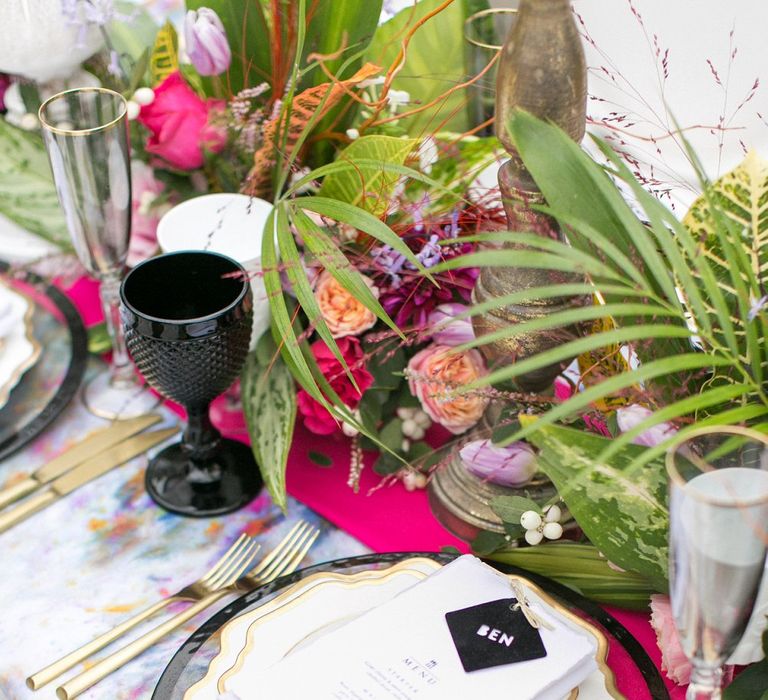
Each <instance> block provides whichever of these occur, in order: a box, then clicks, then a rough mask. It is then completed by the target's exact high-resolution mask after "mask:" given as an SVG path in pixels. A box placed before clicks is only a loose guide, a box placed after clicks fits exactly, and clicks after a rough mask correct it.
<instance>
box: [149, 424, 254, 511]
mask: <svg viewBox="0 0 768 700" xmlns="http://www.w3.org/2000/svg"><path fill="white" fill-rule="evenodd" d="M145 485H146V488H147V493H148V494H149V497H150V498H151V499H152V500H153V501H154V502H155V503H157V505H159V506H160V507H161V508H164V509H165V510H168V511H170V512H171V513H176V514H178V515H184V516H188V517H193V518H209V517H214V516H217V515H224V514H225V513H232V512H233V511H236V510H239V509H240V508H242V507H244V506H246V505H248V504H249V503H250V502H251V501H252V500H253V499H254V498H256V496H257V495H258V494H259V491H260V490H261V487H262V486H263V482H262V480H261V476H260V474H259V468H258V467H257V466H256V461H255V460H254V458H253V453H252V452H251V450H250V448H249V447H248V446H246V445H243V444H242V443H240V442H236V441H235V440H225V439H222V440H221V441H220V442H219V445H218V446H217V448H216V449H215V450H214V451H213V452H212V454H211V455H210V456H209V457H207V458H206V459H205V460H195V459H192V458H191V456H190V454H189V451H188V450H187V449H185V448H184V447H183V445H182V444H181V443H178V444H176V445H171V446H170V447H166V448H165V449H164V450H163V451H162V452H160V453H159V454H157V455H156V456H155V457H154V458H153V459H152V460H151V461H150V463H149V466H148V467H147V474H146V477H145Z"/></svg>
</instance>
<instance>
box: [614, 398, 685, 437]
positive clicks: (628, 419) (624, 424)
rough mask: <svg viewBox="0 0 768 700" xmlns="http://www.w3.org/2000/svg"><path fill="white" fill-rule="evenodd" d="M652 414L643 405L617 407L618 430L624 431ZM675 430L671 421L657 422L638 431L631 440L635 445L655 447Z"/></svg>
mask: <svg viewBox="0 0 768 700" xmlns="http://www.w3.org/2000/svg"><path fill="white" fill-rule="evenodd" d="M652 414H653V411H651V410H650V409H648V408H646V407H645V406H639V405H638V404H632V405H631V406H625V407H624V408H619V409H617V411H616V423H617V425H618V426H619V430H620V431H621V432H622V433H626V432H627V431H628V430H632V428H634V427H635V426H636V425H639V424H640V423H642V422H643V421H644V420H645V419H646V418H648V417H650V416H651V415H652ZM676 432H677V428H675V427H674V426H673V425H672V424H671V423H657V424H656V425H654V426H653V427H652V428H649V429H648V430H645V431H643V432H642V433H640V435H636V436H635V437H634V438H633V439H632V442H634V443H635V444H636V445H644V446H645V447H655V446H656V445H658V444H659V443H661V442H664V440H667V439H669V438H671V437H672V436H673V435H674V434H675V433H676Z"/></svg>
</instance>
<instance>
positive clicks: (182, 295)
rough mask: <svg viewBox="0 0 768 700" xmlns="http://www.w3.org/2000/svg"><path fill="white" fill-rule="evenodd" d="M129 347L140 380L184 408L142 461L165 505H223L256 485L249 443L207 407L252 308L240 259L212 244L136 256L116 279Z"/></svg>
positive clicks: (199, 509) (239, 501)
mask: <svg viewBox="0 0 768 700" xmlns="http://www.w3.org/2000/svg"><path fill="white" fill-rule="evenodd" d="M120 300H121V302H122V305H121V309H120V313H121V316H122V321H123V326H124V327H125V338H126V343H127V345H128V352H129V354H130V355H131V358H132V359H133V361H134V362H135V363H136V366H137V367H138V369H139V371H140V372H141V373H142V375H143V376H144V378H145V379H146V381H147V382H148V383H149V384H150V385H151V386H153V387H154V388H155V389H157V391H159V392H160V393H161V394H162V395H163V396H165V397H167V398H169V399H171V400H172V401H176V402H177V403H180V404H181V405H182V406H184V407H185V408H186V409H187V416H188V418H187V428H186V430H185V431H184V436H183V439H182V441H181V442H180V443H179V444H176V445H171V446H170V447H168V448H166V449H165V450H163V451H162V452H160V453H159V454H158V455H157V456H156V457H155V458H154V459H152V460H151V462H150V463H149V467H148V468H147V475H146V487H147V492H148V493H149V495H150V497H151V498H152V500H154V501H155V503H157V504H158V505H160V506H162V507H163V508H165V509H166V510H170V511H172V512H174V513H179V514H181V515H191V516H196V517H205V516H214V515H221V514H223V513H230V512H232V511H234V510H237V509H238V508H241V507H242V506H244V505H246V504H247V503H249V502H250V501H251V500H252V499H253V498H254V497H255V496H256V495H257V494H258V492H259V490H260V489H261V486H262V481H261V477H260V476H259V472H258V469H257V467H256V463H255V461H254V458H253V454H252V453H251V450H250V449H249V448H248V447H247V446H246V445H243V444H241V443H239V442H235V441H234V440H225V439H224V438H222V437H221V434H220V433H219V432H218V430H216V428H214V427H213V425H212V424H211V421H210V418H209V417H208V406H209V404H210V402H211V401H212V400H213V399H214V398H216V397H217V396H218V395H219V394H221V393H222V392H224V391H225V390H226V389H227V388H228V387H229V386H230V385H231V384H232V382H233V381H234V379H235V377H237V374H238V372H239V371H240V368H241V367H242V365H243V362H244V361H245V357H246V354H247V353H248V344H249V342H250V337H251V325H252V316H253V300H252V298H251V288H250V283H249V282H248V278H247V276H246V274H245V270H244V269H243V267H242V266H241V265H240V264H239V263H236V262H235V261H234V260H231V259H230V258H227V257H225V256H223V255H218V254H216V253H210V252H202V251H185V252H180V253H170V254H168V255H160V256H158V257H156V258H151V259H150V260H147V261H145V262H143V263H141V264H140V265H137V266H136V267H135V268H134V269H133V270H131V272H129V273H128V275H127V276H126V277H125V279H124V281H123V284H122V286H121V288H120Z"/></svg>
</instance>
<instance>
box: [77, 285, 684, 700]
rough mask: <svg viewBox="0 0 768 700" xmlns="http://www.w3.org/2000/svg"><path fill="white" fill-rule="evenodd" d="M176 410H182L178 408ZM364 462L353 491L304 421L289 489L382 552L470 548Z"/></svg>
mask: <svg viewBox="0 0 768 700" xmlns="http://www.w3.org/2000/svg"><path fill="white" fill-rule="evenodd" d="M64 291H66V292H67V294H68V295H69V297H70V298H71V299H72V301H73V302H74V304H75V306H76V307H77V309H78V311H80V314H81V315H82V317H83V319H84V321H85V323H86V325H88V326H89V325H93V324H94V323H98V322H99V321H101V320H102V318H103V316H102V313H101V308H100V305H99V300H98V285H97V284H96V283H95V282H93V281H91V280H88V279H80V280H78V281H77V282H76V283H75V284H74V285H72V286H70V287H68V288H64ZM174 409H175V410H177V411H178V412H179V413H183V412H182V411H181V409H179V408H178V407H177V406H175V407H174ZM217 413H218V414H219V421H218V423H219V427H220V429H222V432H224V434H225V435H227V436H228V437H232V438H235V439H238V440H241V441H242V442H247V434H245V433H244V431H243V425H242V419H241V418H238V417H237V416H234V417H229V418H228V417H227V414H226V412H222V411H218V412H217ZM213 415H214V413H213V412H212V416H213ZM214 420H215V418H214ZM310 452H317V453H319V454H322V455H325V456H326V457H328V458H329V459H330V460H331V465H330V466H327V467H326V466H320V465H319V464H317V463H315V462H314V461H313V460H312V459H311V458H310V456H309V453H310ZM365 461H366V467H365V469H364V470H363V473H362V475H361V478H360V492H359V493H357V494H355V493H353V492H352V490H351V489H350V488H349V487H348V486H347V483H346V482H347V477H348V473H349V441H348V440H347V439H346V438H342V437H335V436H320V435H315V434H313V433H310V432H309V431H307V430H306V429H305V428H304V427H303V425H301V420H300V419H299V421H297V427H296V434H295V438H294V444H293V447H292V449H291V453H290V456H289V458H288V475H287V483H288V492H289V493H290V494H291V496H293V497H294V498H297V499H298V500H299V501H301V502H303V503H305V504H306V505H307V506H309V507H310V508H312V509H313V510H314V511H316V512H317V513H319V514H320V515H322V516H323V517H324V518H326V519H327V520H329V521H331V522H332V523H334V524H335V525H336V526H338V527H339V528H341V529H342V530H345V531H346V532H348V533H350V534H351V535H353V536H354V537H356V538H357V539H359V540H360V541H361V542H363V543H364V544H366V545H367V546H369V547H370V548H371V549H373V550H374V551H377V552H409V551H429V552H436V551H440V549H441V548H442V547H447V546H449V547H455V548H457V549H459V550H460V551H462V552H466V551H468V547H467V545H466V543H464V542H463V541H461V540H459V539H457V538H456V537H454V536H453V535H451V533H449V532H448V531H447V530H445V529H444V528H443V527H442V526H441V525H440V524H439V523H438V522H437V520H436V519H435V518H434V517H433V516H432V513H431V512H430V509H429V504H428V502H427V495H426V492H425V491H423V490H419V491H414V492H408V491H406V489H405V488H404V487H403V486H402V483H401V482H399V481H398V482H395V483H394V484H392V485H386V484H384V485H382V482H381V478H380V477H378V476H377V475H376V474H375V473H374V472H373V470H372V469H371V462H372V455H366V460H365ZM606 609H607V610H608V612H610V614H611V615H613V616H614V617H615V618H616V619H617V620H618V621H619V622H620V623H621V624H622V625H624V627H626V628H627V630H628V631H629V632H630V633H631V634H632V636H633V637H635V639H637V640H638V641H639V642H640V643H641V644H642V645H643V648H644V649H645V650H646V652H647V653H648V655H649V656H650V657H651V659H653V661H654V663H655V664H656V666H657V667H659V668H660V665H661V653H660V652H659V648H658V646H657V644H656V635H655V633H654V631H653V629H652V628H651V625H650V622H649V618H650V612H649V613H640V612H632V611H628V610H621V609H618V608H613V607H607V608H606ZM608 662H609V665H610V667H611V668H612V669H613V672H614V674H615V676H616V684H617V686H618V688H619V690H620V691H621V692H622V693H623V694H624V695H625V696H626V697H627V698H628V700H653V698H651V696H650V693H649V692H648V690H647V689H646V688H645V687H644V686H645V684H644V682H643V679H642V677H641V676H640V674H639V673H638V672H637V669H636V668H635V666H634V664H633V663H632V662H631V660H630V658H629V655H628V654H627V652H626V651H625V650H624V648H623V647H622V646H621V645H620V644H618V643H617V642H613V641H612V643H611V647H610V651H609V655H608ZM662 675H664V674H663V673H662ZM664 679H665V682H666V684H667V687H668V688H669V689H670V695H671V698H672V700H682V699H683V698H684V697H685V688H682V687H680V686H676V685H675V684H674V683H673V682H672V681H670V680H669V679H667V678H666V676H664Z"/></svg>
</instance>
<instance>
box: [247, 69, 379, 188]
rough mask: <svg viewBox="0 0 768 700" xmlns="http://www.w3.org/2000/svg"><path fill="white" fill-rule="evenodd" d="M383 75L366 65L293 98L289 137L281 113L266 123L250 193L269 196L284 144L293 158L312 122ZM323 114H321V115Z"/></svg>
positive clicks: (252, 176) (255, 158)
mask: <svg viewBox="0 0 768 700" xmlns="http://www.w3.org/2000/svg"><path fill="white" fill-rule="evenodd" d="M379 72H381V68H380V67H379V66H375V65H373V64H372V63H366V64H365V65H364V66H363V67H362V68H360V70H359V71H357V73H355V74H354V75H353V76H352V77H351V78H348V79H347V80H333V81H331V82H328V83H322V84H320V85H316V86H315V87H311V88H308V89H306V90H304V91H303V92H301V93H299V94H298V95H296V96H295V97H294V98H293V104H292V105H291V114H290V119H289V122H288V125H287V127H283V128H287V135H284V134H283V132H282V130H281V128H280V126H281V125H280V117H281V114H280V113H277V114H275V115H274V116H273V117H271V118H270V119H269V120H267V121H266V122H265V123H264V127H263V129H262V144H261V147H260V148H259V149H258V150H257V151H256V153H254V156H253V168H252V169H251V172H250V175H249V176H248V180H247V182H246V187H245V189H246V192H247V193H248V194H250V195H252V196H256V197H258V196H264V195H265V194H268V193H269V189H270V186H271V181H272V177H271V174H272V168H273V167H274V165H275V161H276V152H277V149H278V148H279V147H280V142H284V149H285V155H286V156H290V155H291V152H292V151H293V149H294V147H295V146H296V143H297V142H298V140H299V138H300V136H301V134H302V132H303V131H304V129H305V128H306V126H307V124H308V123H309V122H310V120H311V119H313V118H315V119H319V118H322V117H323V116H324V115H325V114H326V113H327V112H328V110H330V109H331V108H332V107H333V106H334V105H336V104H337V103H338V102H339V100H341V99H342V97H344V95H346V94H347V93H348V91H349V90H350V89H351V88H352V87H354V86H355V85H357V84H358V83H360V82H362V81H363V80H367V79H368V78H371V77H373V76H374V75H376V74H377V73H379ZM318 112H319V114H318Z"/></svg>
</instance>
